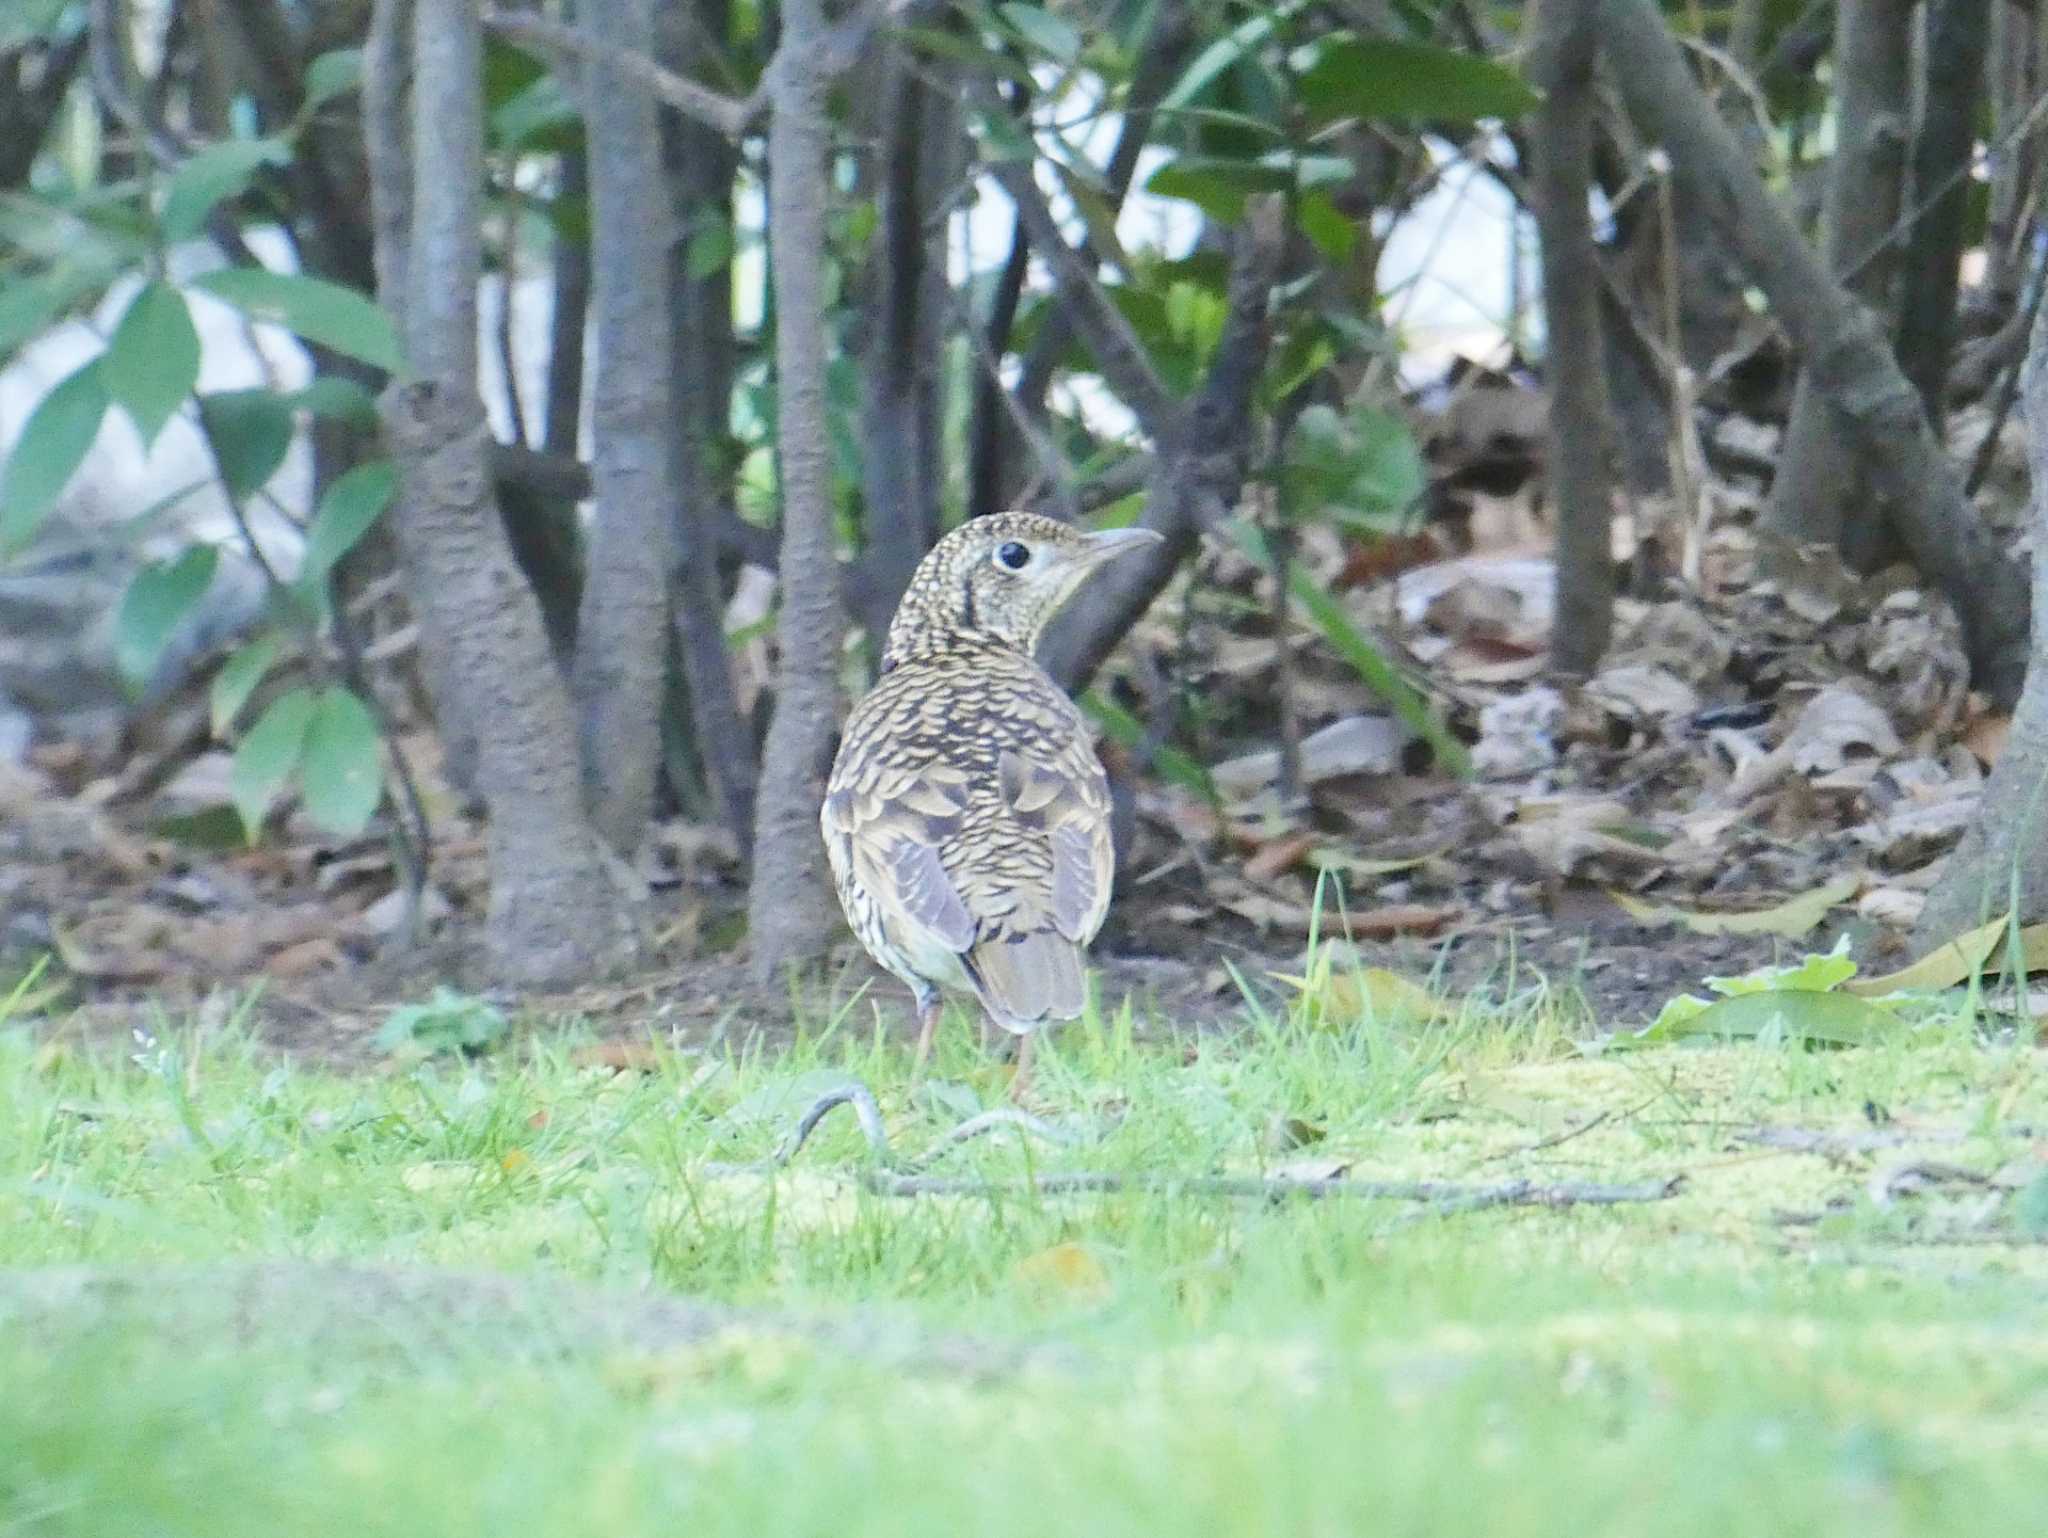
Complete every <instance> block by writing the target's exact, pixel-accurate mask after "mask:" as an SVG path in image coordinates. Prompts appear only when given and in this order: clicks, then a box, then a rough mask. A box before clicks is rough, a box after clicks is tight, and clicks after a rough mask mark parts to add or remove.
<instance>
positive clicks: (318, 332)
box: [192, 267, 404, 373]
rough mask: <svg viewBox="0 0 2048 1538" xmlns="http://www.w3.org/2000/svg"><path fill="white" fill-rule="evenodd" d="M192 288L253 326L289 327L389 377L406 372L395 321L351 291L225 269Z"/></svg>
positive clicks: (318, 281) (254, 270)
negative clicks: (230, 308) (235, 311)
mask: <svg viewBox="0 0 2048 1538" xmlns="http://www.w3.org/2000/svg"><path fill="white" fill-rule="evenodd" d="M192 286H193V287H194V288H198V289H204V290H205V291H206V292H207V293H209V294H212V295H213V296H214V298H216V299H219V300H222V301H223V302H225V303H227V304H231V305H233V306H234V307H235V308H236V309H238V310H240V311H242V312H243V313H244V314H246V315H248V316H249V317H250V318H251V319H252V320H259V321H268V322H270V323H271V324H273V325H278V326H282V327H284V328H285V329H286V330H287V331H289V332H291V333H292V334H293V335H295V336H297V337H299V338H300V339H302V340H304V341H307V342H312V343H315V344H317V345H319V346H321V347H325V348H327V349H328V350H329V351H332V352H338V353H340V354H341V355H342V356H344V357H348V358H354V359H355V360H356V361H357V362H358V363H367V364H369V365H370V366H371V367H372V368H380V369H383V370H384V371H385V372H386V373H397V372H398V371H399V370H400V369H401V368H403V367H404V355H403V353H402V352H401V351H400V348H399V345H398V333H397V331H396V330H394V329H393V327H392V325H391V317H390V316H388V315H386V314H385V313H384V312H383V311H382V310H380V309H378V308H377V306H376V304H375V303H374V302H373V301H371V300H369V299H366V298H364V297H363V296H362V295H361V294H359V293H357V292H356V291H355V290H354V289H352V288H343V287H342V286H341V285H340V284H339V283H330V282H328V281H327V280H326V279H325V278H309V277H306V276H304V275H303V274H300V273H291V272H271V271H270V270H269V269H267V268H263V267H224V268H222V269H221V270H220V271H219V272H209V273H207V274H206V275H205V276H204V277H201V278H198V279H195V280H194V282H193V284H192Z"/></svg>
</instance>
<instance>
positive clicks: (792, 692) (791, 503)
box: [747, 0, 846, 984]
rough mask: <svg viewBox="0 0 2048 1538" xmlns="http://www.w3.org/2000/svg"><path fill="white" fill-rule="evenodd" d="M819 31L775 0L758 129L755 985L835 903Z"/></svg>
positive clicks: (817, 22)
mask: <svg viewBox="0 0 2048 1538" xmlns="http://www.w3.org/2000/svg"><path fill="white" fill-rule="evenodd" d="M824 32H825V20H824V15H823V11H822V7H821V6H820V4H819V0H785V3H784V5H783V7H782V39H781V43H780V46H779V47H778V48H777V49H776V55H775V61H774V64H773V66H772V67H773V68H774V69H775V70H776V71H777V80H776V86H775V93H774V99H773V104H772V108H771V110H772V112H773V114H774V115H773V117H772V118H771V119H770V122H769V129H768V249H769V262H770V267H771V270H772V273H773V278H774V283H775V389H776V456H777V463H778V468H779V480H780V484H781V492H782V563H781V571H782V612H781V616H780V619H779V621H778V625H777V639H778V642H779V653H780V655H779V659H778V664H777V671H776V685H775V714H774V717H773V719H772V720H771V721H770V723H769V727H768V739H767V745H766V750H765V751H764V752H763V754H762V769H761V783H760V791H759V800H758V803H757V810H756V815H755V824H754V874H753V883H752V886H751V888H750V889H749V892H748V901H747V927H748V933H749V937H750V942H751V948H752V961H753V968H754V973H755V976H756V978H757V979H758V980H759V981H761V982H762V983H764V984H767V983H773V982H776V981H779V980H780V979H781V978H782V977H783V976H784V975H785V974H786V973H787V971H788V970H789V968H790V967H792V966H795V965H800V964H802V963H805V962H809V961H811V960H813V959H815V958H817V957H818V956H820V955H822V954H823V953H824V950H825V948H826V945H827V944H828V943H829V941H830V939H831V936H832V931H833V927H834V918H835V910H836V904H835V903H834V901H833V896H832V883H831V880H830V878H829V877H828V876H827V874H826V870H825V859H824V855H825V845H824V840H823V839H822V837H821V836H820V835H819V832H818V808H819V807H820V806H821V805H822V804H823V801H824V793H825V775H826V772H827V770H828V768H829V767H830V762H829V761H830V758H831V753H832V742H833V738H834V736H835V735H836V733H837V731H838V725H839V684H838V674H839V653H840V645H841V641H842V639H843V637H844V635H845V632H846V617H845V614H844V612H843V611H842V610H841V607H840V602H839V571H838V554H837V545H836V541H835V540H834V538H833V518H832V462H831V440H830V438H829V437H828V428H827V422H826V414H825V294H824V270H823V269H824V260H825V199H826V195H827V182H826V177H825V152H826V148H827V133H826V120H825V90H826V85H827V81H826V77H825V72H824V70H825V66H824V61H823V59H822V58H821V57H820V54H821V50H822V44H823V41H824Z"/></svg>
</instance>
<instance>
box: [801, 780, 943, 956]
mask: <svg viewBox="0 0 2048 1538" xmlns="http://www.w3.org/2000/svg"><path fill="white" fill-rule="evenodd" d="M966 810H967V777H966V776H965V775H964V774H963V773H961V772H960V771H959V770H958V769H956V768H954V767H952V766H951V765H948V764H944V763H930V764H923V765H919V766H917V767H915V768H902V767H889V766H882V765H873V764H870V765H868V766H865V767H857V768H855V770H854V772H852V773H851V774H848V775H845V776H844V777H841V776H837V775H835V776H834V783H833V785H832V787H831V790H830V792H829V793H828V794H827V795H826V797H825V807H824V813H823V816H822V817H821V818H820V822H821V824H822V826H823V828H824V832H825V842H826V845H827V848H828V850H830V852H831V855H832V861H833V865H834V867H835V868H837V869H843V870H844V871H845V872H846V876H847V877H850V878H851V881H852V884H853V885H854V886H856V887H857V888H858V889H859V890H860V891H861V892H863V893H865V894H866V896H867V897H868V899H869V900H870V901H872V902H873V903H874V904H875V905H876V907H877V909H878V910H879V912H880V914H881V916H882V921H883V924H884V927H885V928H886V929H888V930H889V931H890V933H891V939H892V941H893V943H894V944H895V945H896V947H897V948H898V949H899V950H901V951H903V952H905V953H906V954H908V955H911V956H913V957H915V956H919V955H930V954H933V953H934V952H936V951H937V950H939V949H941V948H943V949H944V950H946V951H950V952H952V953H954V954H955V955H958V954H960V953H961V952H964V951H966V950H967V949H968V948H969V947H970V946H972V945H973V944H974V941H975V935H976V932H977V929H978V926H977V925H976V923H975V920H974V916H973V915H972V914H971V913H969V912H968V911H967V905H966V904H965V903H964V902H963V901H962V900H961V897H960V892H959V889H958V888H956V887H955V886H954V885H953V881H952V878H951V877H949V876H948V875H947V874H946V868H945V866H944V865H943V864H942V863H941V862H940V859H939V849H940V847H941V846H942V845H943V844H944V843H945V842H946V840H947V839H948V838H950V837H951V836H953V834H954V833H956V832H957V831H958V829H959V826H960V822H961V819H962V817H963V816H964V815H965V813H966ZM844 879H846V878H845V877H842V880H844Z"/></svg>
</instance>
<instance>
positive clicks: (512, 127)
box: [491, 75, 583, 150]
mask: <svg viewBox="0 0 2048 1538" xmlns="http://www.w3.org/2000/svg"><path fill="white" fill-rule="evenodd" d="M582 122H583V118H582V114H581V113H579V112H578V111H577V110H576V103H575V102H574V101H573V100H572V99H571V98H570V96H569V93H568V92H567V91H565V90H563V89H562V84H561V82H560V81H559V80H557V79H556V78H555V77H554V76H553V75H543V76H541V77H540V79H538V80H536V81H534V82H533V84H532V85H530V86H528V87H526V89H524V90H523V91H520V92H519V93H518V94H517V95H515V96H513V97H511V98H510V99H509V100H507V101H506V102H504V103H503V104H502V105H501V106H498V107H495V108H493V109H492V111H491V137H492V140H493V142H494V144H495V145H496V146H497V147H499V148H502V149H531V150H540V149H552V150H561V149H565V148H567V147H568V143H567V141H568V140H570V139H572V138H573V137H574V134H575V132H576V131H577V130H580V128H581V127H582Z"/></svg>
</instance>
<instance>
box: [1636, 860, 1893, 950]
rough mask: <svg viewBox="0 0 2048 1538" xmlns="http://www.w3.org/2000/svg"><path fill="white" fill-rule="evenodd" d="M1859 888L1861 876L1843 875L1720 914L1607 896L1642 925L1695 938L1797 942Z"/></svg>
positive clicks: (1861, 881)
mask: <svg viewBox="0 0 2048 1538" xmlns="http://www.w3.org/2000/svg"><path fill="white" fill-rule="evenodd" d="M1862 885H1863V878H1862V877H1861V876H1843V877H1840V878H1839V879H1837V880H1834V881H1830V882H1829V883H1828V884H1827V885H1826V886H1823V887H1816V888H1815V889H1814V890H1813V891H1811V892H1802V893H1800V894H1799V895H1798V896H1797V897H1788V898H1786V899H1785V900H1784V901H1782V902H1776V903H1772V904H1771V905H1770V906H1769V907H1767V908H1754V909H1749V910H1747V911H1744V912H1720V913H1716V912H1708V911H1706V910H1701V909H1687V908H1675V907H1668V906H1664V905H1661V904H1658V903H1647V902H1644V901H1643V900H1642V899H1641V898H1640V897H1633V896H1630V895H1629V894H1628V893H1627V892H1618V891H1611V892H1609V893H1608V894H1607V895H1608V896H1609V897H1611V898H1613V899H1614V902H1615V906H1617V907H1619V908H1620V909H1621V910H1622V911H1623V912H1624V913H1626V914H1628V915H1629V917H1631V918H1633V919H1635V920H1636V921H1637V922H1638V923H1642V924H1676V925H1678V926H1679V927H1680V928H1681V929H1688V930H1690V931H1692V933H1694V934H1696V935H1779V936H1782V937H1783V938H1785V939H1787V940H1797V939H1799V938H1800V937H1801V936H1803V935H1807V934H1810V933H1812V932H1813V930H1814V929H1815V928H1816V927H1817V926H1818V925H1819V924H1820V921H1821V920H1822V919H1824V918H1826V917H1827V915H1828V910H1829V909H1831V908H1835V907H1837V906H1839V905H1840V904H1842V903H1845V902H1847V901H1848V900H1849V899H1850V898H1852V897H1854V896H1855V895H1856V893H1857V892H1858V891H1859V890H1860V889H1861V888H1862Z"/></svg>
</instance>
